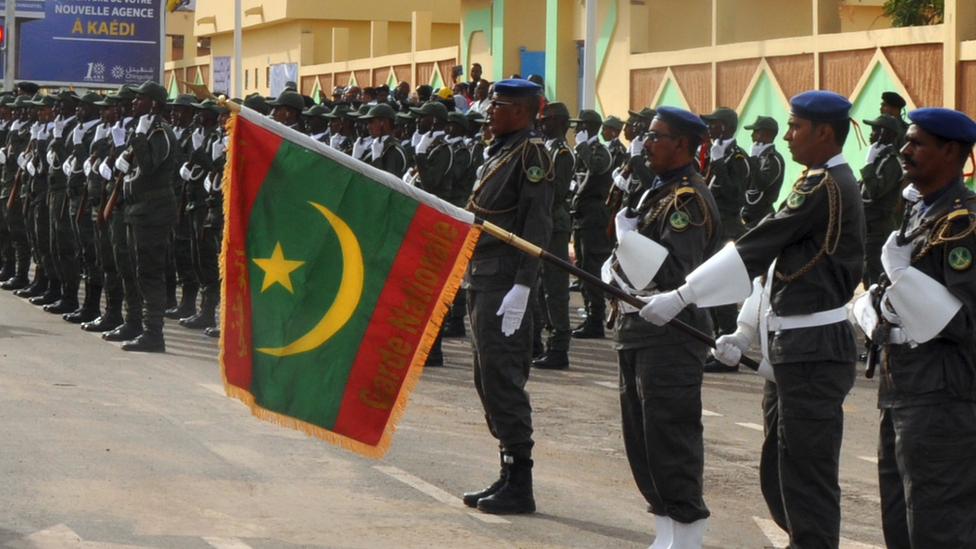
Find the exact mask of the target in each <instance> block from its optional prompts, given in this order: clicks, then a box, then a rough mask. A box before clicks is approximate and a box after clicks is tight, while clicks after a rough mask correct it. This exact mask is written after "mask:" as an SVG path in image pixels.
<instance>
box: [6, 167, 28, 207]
mask: <svg viewBox="0 0 976 549" xmlns="http://www.w3.org/2000/svg"><path fill="white" fill-rule="evenodd" d="M23 173H24V168H17V173H16V174H15V175H14V186H13V187H12V188H11V189H10V198H8V199H7V211H10V210H13V209H14V203H15V202H17V193H18V192H20V177H21V174H23Z"/></svg>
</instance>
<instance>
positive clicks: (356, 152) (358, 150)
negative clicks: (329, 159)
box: [352, 137, 366, 160]
mask: <svg viewBox="0 0 976 549" xmlns="http://www.w3.org/2000/svg"><path fill="white" fill-rule="evenodd" d="M364 152H366V144H365V143H363V138H362V137H360V138H359V139H357V140H356V142H355V143H353V144H352V157H353V158H355V159H357V160H358V159H360V158H362V157H363V153H364Z"/></svg>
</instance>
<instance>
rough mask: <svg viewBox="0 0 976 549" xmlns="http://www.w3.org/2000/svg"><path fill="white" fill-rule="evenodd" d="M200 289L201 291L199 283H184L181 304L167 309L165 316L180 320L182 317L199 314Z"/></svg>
mask: <svg viewBox="0 0 976 549" xmlns="http://www.w3.org/2000/svg"><path fill="white" fill-rule="evenodd" d="M198 291H200V285H199V284H197V283H193V284H184V285H183V295H181V296H180V304H179V305H177V306H176V307H171V308H169V309H166V312H165V313H163V316H165V317H166V318H172V319H173V320H180V319H181V318H190V317H191V316H193V315H195V314H197V292H198Z"/></svg>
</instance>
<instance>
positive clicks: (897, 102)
mask: <svg viewBox="0 0 976 549" xmlns="http://www.w3.org/2000/svg"><path fill="white" fill-rule="evenodd" d="M881 101H883V102H884V103H885V105H891V106H892V107H894V108H896V109H903V108H905V105H906V104H907V103H906V102H905V98H903V97H902V96H900V95H898V94H897V93H895V92H884V93H882V94H881Z"/></svg>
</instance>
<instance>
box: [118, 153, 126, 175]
mask: <svg viewBox="0 0 976 549" xmlns="http://www.w3.org/2000/svg"><path fill="white" fill-rule="evenodd" d="M115 169H116V170H118V171H119V173H129V161H128V160H126V159H125V155H124V154H123V155H121V156H119V157H118V158H117V159H116V160H115Z"/></svg>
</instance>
